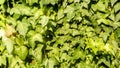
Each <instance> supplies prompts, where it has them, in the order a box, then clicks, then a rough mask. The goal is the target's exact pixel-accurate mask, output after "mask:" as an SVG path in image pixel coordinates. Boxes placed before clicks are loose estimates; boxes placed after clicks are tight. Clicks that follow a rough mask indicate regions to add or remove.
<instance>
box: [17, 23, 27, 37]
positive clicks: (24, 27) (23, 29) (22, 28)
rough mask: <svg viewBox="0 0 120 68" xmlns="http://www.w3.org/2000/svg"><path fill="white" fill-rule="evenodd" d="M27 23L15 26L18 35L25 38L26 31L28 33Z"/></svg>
mask: <svg viewBox="0 0 120 68" xmlns="http://www.w3.org/2000/svg"><path fill="white" fill-rule="evenodd" d="M28 26H29V24H28V23H23V22H19V21H18V24H17V31H18V32H19V33H20V35H23V36H25V35H26V33H27V31H28Z"/></svg>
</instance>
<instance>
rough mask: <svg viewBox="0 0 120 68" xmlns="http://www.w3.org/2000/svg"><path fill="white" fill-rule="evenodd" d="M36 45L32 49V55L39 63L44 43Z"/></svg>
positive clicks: (41, 58)
mask: <svg viewBox="0 0 120 68" xmlns="http://www.w3.org/2000/svg"><path fill="white" fill-rule="evenodd" d="M37 46H38V47H37V48H36V49H35V50H34V53H33V56H34V57H35V60H37V62H38V63H41V62H42V60H43V57H42V56H43V55H42V53H43V52H42V49H43V46H44V45H41V44H38V45H37Z"/></svg>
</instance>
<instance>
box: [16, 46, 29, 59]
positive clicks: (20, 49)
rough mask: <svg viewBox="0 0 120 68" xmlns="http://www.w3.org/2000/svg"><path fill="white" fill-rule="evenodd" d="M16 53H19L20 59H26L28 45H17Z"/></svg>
mask: <svg viewBox="0 0 120 68" xmlns="http://www.w3.org/2000/svg"><path fill="white" fill-rule="evenodd" d="M14 53H15V54H16V55H18V56H19V58H20V59H22V60H25V59H26V57H27V55H28V48H27V47H26V46H16V48H15V51H14Z"/></svg>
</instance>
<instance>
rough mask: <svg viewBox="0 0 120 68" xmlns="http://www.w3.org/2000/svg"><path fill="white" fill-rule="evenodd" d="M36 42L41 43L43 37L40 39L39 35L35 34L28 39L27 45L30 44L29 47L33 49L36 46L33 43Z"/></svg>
mask: <svg viewBox="0 0 120 68" xmlns="http://www.w3.org/2000/svg"><path fill="white" fill-rule="evenodd" d="M36 41H38V42H41V43H43V37H42V35H41V34H38V33H36V34H35V35H33V36H31V37H30V39H29V43H30V45H31V47H32V48H34V47H35V45H36V43H35V42H36Z"/></svg>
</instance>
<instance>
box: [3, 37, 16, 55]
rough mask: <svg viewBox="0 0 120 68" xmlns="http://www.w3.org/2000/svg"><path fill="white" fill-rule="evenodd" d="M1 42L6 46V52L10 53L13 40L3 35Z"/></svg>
mask: <svg viewBox="0 0 120 68" xmlns="http://www.w3.org/2000/svg"><path fill="white" fill-rule="evenodd" d="M2 42H3V44H4V45H5V46H6V48H7V50H8V53H12V51H13V43H14V42H13V41H12V40H11V39H10V38H7V37H5V36H4V37H3V38H2Z"/></svg>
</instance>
